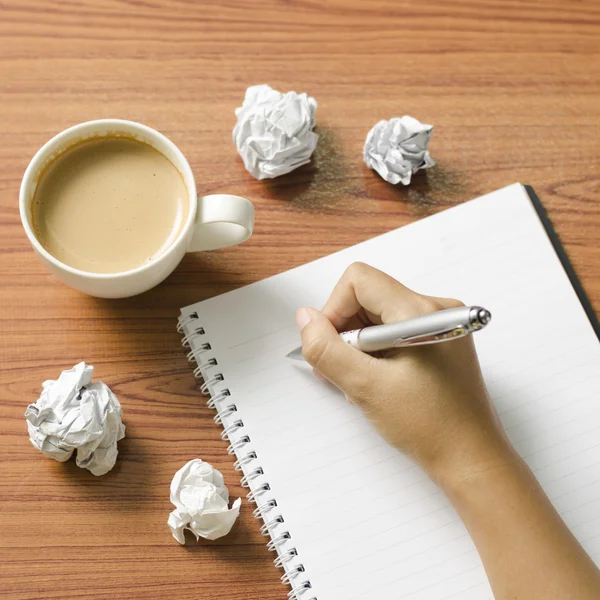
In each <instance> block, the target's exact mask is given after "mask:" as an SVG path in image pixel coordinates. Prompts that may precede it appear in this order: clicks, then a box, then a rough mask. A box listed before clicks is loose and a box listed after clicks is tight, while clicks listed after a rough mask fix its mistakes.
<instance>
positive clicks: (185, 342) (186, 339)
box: [181, 327, 205, 348]
mask: <svg viewBox="0 0 600 600" xmlns="http://www.w3.org/2000/svg"><path fill="white" fill-rule="evenodd" d="M204 334H205V331H204V327H197V328H196V329H194V330H193V331H190V332H189V333H186V334H185V335H184V336H183V338H182V339H181V345H182V346H183V347H184V348H191V341H192V339H193V338H194V337H196V336H197V335H204Z"/></svg>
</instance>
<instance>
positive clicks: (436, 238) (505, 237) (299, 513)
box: [182, 184, 600, 600]
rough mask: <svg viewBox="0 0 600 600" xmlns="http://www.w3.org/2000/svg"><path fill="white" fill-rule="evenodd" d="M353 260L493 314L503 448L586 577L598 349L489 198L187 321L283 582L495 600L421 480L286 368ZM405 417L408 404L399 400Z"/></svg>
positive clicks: (522, 202) (484, 358)
mask: <svg viewBox="0 0 600 600" xmlns="http://www.w3.org/2000/svg"><path fill="white" fill-rule="evenodd" d="M357 260H361V261H363V262H366V263H369V264H371V265H373V266H374V267H377V268H379V269H381V270H383V271H385V272H387V273H389V274H390V275H392V276H393V277H395V278H396V279H398V280H400V281H402V282H403V283H405V284H406V285H408V286H409V287H411V288H413V289H415V290H417V291H419V292H421V293H425V294H431V295H436V296H445V297H456V298H460V299H461V300H463V301H464V302H465V303H466V304H479V305H482V306H485V307H486V308H488V309H489V310H490V311H491V312H492V314H493V321H492V323H491V324H490V326H489V327H488V328H487V329H486V330H484V331H482V332H480V333H477V335H476V336H475V340H476V346H477V350H478V353H479V356H480V360H481V364H482V369H483V373H484V377H485V379H486V382H487V385H488V389H489V391H490V395H491V397H492V399H493V401H494V403H495V405H496V408H497V410H498V412H499V414H500V417H501V419H502V421H503V424H504V426H505V427H506V429H507V432H508V435H509V437H510V439H511V441H512V442H513V444H514V445H515V447H516V449H517V450H518V451H519V452H520V453H521V455H522V456H524V458H525V459H526V461H527V462H528V463H529V465H530V466H531V468H532V469H533V470H534V472H535V474H536V476H537V477H538V479H539V481H540V483H541V484H542V486H543V487H544V489H545V490H546V492H547V493H548V495H549V497H550V498H551V500H552V501H553V502H554V504H555V506H556V507H557V509H558V510H559V512H560V513H561V515H562V516H563V518H564V519H565V521H566V522H567V524H568V525H569V526H570V528H571V529H572V531H573V532H574V534H575V535H576V536H577V538H578V539H579V540H580V541H581V543H582V544H583V546H584V547H585V548H586V550H587V551H588V552H589V553H590V555H591V556H592V557H593V559H594V560H595V561H596V562H597V563H600V517H599V515H600V403H599V402H598V398H600V368H599V367H600V344H599V343H598V339H597V337H596V335H595V334H594V332H593V330H592V328H591V326H590V323H589V321H588V319H587V317H586V315H585V313H584V311H583V308H582V306H581V304H580V302H579V300H578V298H577V296H576V294H575V292H574V290H573V288H572V287H571V284H570V282H569V280H568V277H567V275H566V273H565V272H564V269H563V267H562V265H561V263H560V261H559V260H558V258H557V256H556V254H555V252H554V250H553V248H552V246H551V244H550V241H549V240H548V238H547V235H546V233H545V231H544V229H543V227H542V226H541V224H540V222H539V219H538V216H537V214H536V212H535V210H534V209H533V207H532V205H531V203H530V200H529V198H528V196H527V194H526V192H525V190H524V189H523V187H522V186H520V185H518V184H515V185H513V186H510V187H508V188H504V189H502V190H500V191H497V192H494V193H492V194H489V195H487V196H483V197H481V198H479V199H477V200H474V201H472V202H468V203H465V204H463V205H461V206H458V207H456V208H453V209H450V210H448V211H445V212H443V213H440V214H437V215H434V216H432V217H429V218H427V219H423V220H421V221H418V222H416V223H414V224H411V225H409V226H407V227H404V228H402V229H399V230H396V231H392V232H390V233H388V234H385V235H383V236H379V237H377V238H374V239H372V240H369V241H367V242H364V243H362V244H359V245H357V246H353V247H351V248H348V249H346V250H344V251H342V252H338V253H336V254H333V255H331V256H329V257H326V258H323V259H320V260H318V261H315V262H313V263H309V264H307V265H304V266H302V267H299V268H297V269H294V270H292V271H288V272H286V273H282V274H280V275H277V276H275V277H272V278H269V279H266V280H264V281H261V282H258V283H256V284H253V285H250V286H248V287H246V288H242V289H240V290H236V291H233V292H230V293H228V294H224V295H222V296H219V297H217V298H213V299H210V300H207V301H205V302H202V303H199V304H197V305H194V306H190V307H187V308H185V309H183V310H182V314H184V315H188V314H190V313H192V312H197V314H198V317H199V318H198V320H196V321H192V322H191V324H190V325H189V326H187V327H186V332H191V331H192V330H193V329H194V327H196V326H197V325H198V324H200V325H201V326H202V327H203V328H204V331H205V334H204V335H202V336H196V337H194V338H193V341H192V344H193V345H195V346H196V347H200V345H201V344H202V343H205V342H210V344H211V348H212V350H211V351H210V352H206V353H204V354H203V355H202V360H203V361H205V360H207V359H209V358H213V357H214V358H216V359H217V361H218V365H217V366H216V367H214V368H213V369H211V370H210V371H209V372H210V373H211V374H214V373H222V374H223V381H222V382H217V383H216V384H215V385H214V386H213V390H212V391H213V393H218V392H219V391H221V390H223V389H225V388H226V389H228V390H229V391H230V394H231V395H230V396H229V397H228V398H225V399H224V401H223V402H221V403H220V407H221V409H224V408H225V407H227V406H228V405H230V404H235V406H236V407H237V412H235V413H234V414H233V415H232V416H230V417H228V418H226V419H225V424H230V423H232V422H233V421H235V420H237V419H241V420H242V421H243V423H244V427H243V428H242V429H240V430H239V431H237V432H236V433H235V434H233V435H232V436H231V438H232V440H233V441H235V440H237V439H240V438H241V437H242V436H245V435H247V436H249V438H250V442H249V443H247V444H246V445H244V446H243V447H242V448H240V450H239V451H238V457H243V456H244V455H246V453H247V452H248V451H254V452H256V454H257V459H256V460H254V461H252V462H250V463H249V464H248V465H246V466H245V472H246V473H249V472H251V471H253V469H254V468H256V467H257V466H261V467H262V469H263V471H264V475H262V476H260V477H258V478H256V479H254V480H253V481H252V487H257V486H259V485H261V484H262V483H265V482H268V484H269V486H270V490H269V491H266V492H265V493H264V494H263V495H261V496H259V497H258V503H259V504H261V503H262V502H265V501H266V500H268V499H270V498H275V499H276V500H277V507H276V508H274V509H272V510H271V511H270V512H269V513H268V514H267V515H266V517H267V518H272V517H274V516H276V515H278V514H281V515H282V516H283V518H284V520H285V522H284V523H283V524H279V525H277V526H275V527H274V528H273V531H272V534H273V535H274V536H276V535H278V534H280V533H282V532H286V531H287V532H289V533H290V535H291V539H290V540H288V541H286V542H285V543H284V544H283V545H282V546H281V547H280V551H285V550H286V549H289V548H292V547H293V548H296V549H297V552H298V556H297V557H296V558H294V559H293V560H292V561H291V562H289V563H288V565H287V566H288V568H290V567H293V566H296V565H298V564H302V565H303V566H304V568H305V572H304V573H300V574H298V575H297V577H295V578H294V579H293V580H292V584H296V585H297V584H299V583H301V582H302V581H304V580H310V582H311V585H312V588H311V589H310V590H308V591H306V593H305V594H303V595H302V598H305V599H306V600H310V599H312V598H313V597H314V598H318V600H367V599H374V598H376V599H377V600H400V599H402V600H405V599H406V600H409V599H410V600H413V599H417V598H418V599H419V600H448V599H450V598H460V599H461V600H488V599H491V598H492V593H491V590H490V587H489V585H488V583H487V579H486V576H485V573H484V570H483V567H482V565H481V561H480V559H479V556H478V554H477V552H476V550H475V547H474V545H473V543H472V542H471V540H470V538H469V536H468V534H467V532H466V529H465V528H464V526H463V525H462V523H461V522H460V520H459V519H458V517H457V515H456V513H455V512H454V510H453V509H452V507H451V506H450V504H449V503H448V501H447V500H446V498H445V497H444V495H443V494H442V493H441V492H440V491H439V490H438V488H437V487H436V486H435V485H434V484H433V483H431V482H430V481H429V479H428V478H427V477H426V475H425V474H424V473H423V472H422V471H421V470H420V469H419V468H418V467H416V466H415V465H413V464H412V463H411V461H409V460H408V459H406V458H405V457H403V456H402V455H401V454H400V453H399V452H397V451H396V450H395V449H394V448H392V447H390V446H389V445H388V444H387V443H386V442H384V441H383V440H382V439H381V438H380V437H379V436H378V434H377V433H376V432H375V431H374V429H373V428H372V427H371V425H370V424H369V423H368V422H367V421H366V420H365V419H364V418H363V416H362V415H361V413H360V411H359V410H358V409H357V408H356V407H354V406H351V405H349V404H348V403H347V402H346V400H345V398H344V397H343V395H342V394H340V393H339V392H338V391H337V390H336V389H335V388H333V387H332V386H330V385H329V384H327V383H325V382H321V381H318V380H316V379H315V378H314V376H313V375H312V373H311V370H310V368H309V367H308V366H307V365H305V364H302V363H298V362H295V361H290V360H288V359H285V355H286V353H287V352H289V351H290V350H291V349H293V348H294V347H296V346H297V345H298V344H299V335H298V332H297V330H296V328H295V326H294V314H295V311H296V309H297V308H299V307H301V306H307V305H308V306H315V307H321V306H322V305H323V304H324V302H325V300H326V299H327V297H328V295H329V293H330V292H331V290H332V287H333V285H334V284H335V282H336V281H337V280H338V279H339V277H340V276H341V274H342V273H343V271H344V269H345V268H346V267H347V266H348V265H349V264H351V263H352V262H354V261H357ZM399 401H401V399H399Z"/></svg>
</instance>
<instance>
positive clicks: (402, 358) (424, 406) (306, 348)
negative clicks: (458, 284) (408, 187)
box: [297, 263, 512, 483]
mask: <svg viewBox="0 0 600 600" xmlns="http://www.w3.org/2000/svg"><path fill="white" fill-rule="evenodd" d="M457 306H462V303H461V302H459V301H457V300H452V299H448V298H434V297H430V296H422V295H420V294H417V293H415V292H413V291H412V290H410V289H408V288H407V287H405V286H403V285H402V284H401V283H399V282H397V281H396V280H394V279H392V278H391V277H389V276H388V275H386V274H385V273H382V272H381V271H378V270H377V269H374V268H373V267H370V266H368V265H365V264H362V263H354V264H353V265H351V266H350V267H349V268H348V269H347V270H346V272H345V273H344V275H343V276H342V278H341V279H340V281H339V282H338V283H337V285H336V286H335V288H334V290H333V292H332V294H331V296H330V298H329V300H328V301H327V303H326V304H325V307H324V308H323V311H322V312H319V311H318V310H315V309H314V308H301V309H300V310H299V311H298V314H297V322H298V327H299V329H300V330H301V332H302V348H303V355H304V358H305V359H306V360H307V361H308V362H309V363H310V364H311V365H312V366H313V367H314V369H315V371H316V373H317V375H319V374H320V375H321V376H323V377H325V378H326V379H328V380H330V381H331V382H332V383H334V384H335V385H336V386H337V387H338V388H340V389H341V390H342V391H343V392H344V393H345V394H346V397H347V398H348V399H349V400H350V401H351V402H353V403H355V404H357V405H358V406H360V407H361V409H362V410H363V412H364V413H365V415H366V416H367V417H368V418H369V419H370V420H371V421H372V422H373V424H374V425H375V427H376V428H377V429H378V430H379V432H380V433H381V435H382V436H383V437H384V438H386V439H387V440H388V441H389V442H390V443H391V444H393V445H394V446H396V447H397V448H398V449H400V450H402V451H403V452H405V453H406V454H408V455H409V456H411V457H412V458H413V459H415V460H416V461H417V462H419V463H420V464H421V465H422V466H423V467H424V468H425V470H426V471H428V472H429V473H430V475H432V476H433V477H434V478H435V479H437V480H438V481H439V482H440V483H444V482H445V480H446V479H447V478H448V477H450V476H452V477H459V478H464V477H469V476H471V475H473V474H476V473H477V472H479V471H482V470H487V469H489V468H494V467H496V466H498V464H499V463H503V462H504V461H511V460H512V453H511V451H510V446H509V445H508V442H507V441H506V439H505V437H504V433H503V430H502V427H501V425H500V423H499V420H498V418H497V416H496V414H495V412H494V410H493V408H492V406H491V404H490V402H489V398H488V394H487V390H486V387H485V384H484V382H483V378H482V375H481V371H480V368H479V362H478V360H477V355H476V353H475V349H474V346H473V340H472V336H467V337H465V338H462V339H457V340H453V341H450V342H445V343H442V344H434V345H430V346H420V347H413V348H402V349H397V350H389V351H385V352H382V353H379V354H378V355H377V356H371V355H368V354H364V353H362V352H360V351H358V350H356V349H354V348H352V347H350V346H348V345H347V344H346V343H344V342H343V341H342V340H341V339H340V338H339V336H338V331H342V330H348V329H355V328H359V327H364V326H366V325H371V324H381V323H394V322H397V321H402V320H405V319H409V318H413V317H417V316H420V315H424V314H428V313H431V312H434V311H438V310H442V309H444V308H454V307H457Z"/></svg>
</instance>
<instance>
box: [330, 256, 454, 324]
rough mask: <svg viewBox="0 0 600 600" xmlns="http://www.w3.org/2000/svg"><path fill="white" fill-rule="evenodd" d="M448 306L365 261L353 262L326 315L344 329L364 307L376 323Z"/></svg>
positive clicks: (406, 317) (342, 279) (337, 287)
mask: <svg viewBox="0 0 600 600" xmlns="http://www.w3.org/2000/svg"><path fill="white" fill-rule="evenodd" d="M441 308H444V305H442V304H441V303H440V302H439V301H438V299H436V298H431V297H428V296H422V295H421V294H417V293H416V292H413V291H412V290H411V289H409V288H407V287H406V286H404V285H402V284H401V283H400V282H398V281H396V280H395V279H394V278H392V277H390V276H389V275H387V274H386V273H383V272H382V271H379V270H378V269H375V268H373V267H371V266H369V265H366V264H364V263H354V264H352V265H350V266H349V267H348V268H347V269H346V271H345V272H344V274H343V275H342V277H341V279H340V280H339V281H338V283H337V284H336V286H335V287H334V289H333V292H332V293H331V296H330V297H329V300H327V302H326V304H325V306H324V308H323V314H324V315H325V316H326V317H327V318H328V319H329V320H330V321H331V322H332V323H333V325H334V327H335V328H336V329H338V330H342V329H343V328H344V327H345V326H346V324H347V323H348V322H349V321H350V319H352V318H353V317H354V316H355V315H356V314H357V313H358V312H359V311H361V309H362V310H363V311H364V312H365V313H366V315H367V316H368V317H369V319H370V320H371V321H372V322H373V323H393V322H396V321H402V320H404V319H409V318H412V317H416V316H419V315H423V314H427V313H430V312H434V311H436V310H440V309H441Z"/></svg>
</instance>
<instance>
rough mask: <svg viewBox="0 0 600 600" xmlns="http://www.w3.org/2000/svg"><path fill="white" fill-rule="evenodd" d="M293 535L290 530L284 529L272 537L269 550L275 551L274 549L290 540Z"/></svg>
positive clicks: (268, 545)
mask: <svg viewBox="0 0 600 600" xmlns="http://www.w3.org/2000/svg"><path fill="white" fill-rule="evenodd" d="M291 539H292V536H291V535H290V532H289V531H284V532H283V533H280V534H279V535H276V536H275V537H274V538H271V541H270V542H269V543H268V544H267V550H269V552H273V550H277V548H278V547H279V546H281V544H285V542H287V541H288V540H291Z"/></svg>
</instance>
